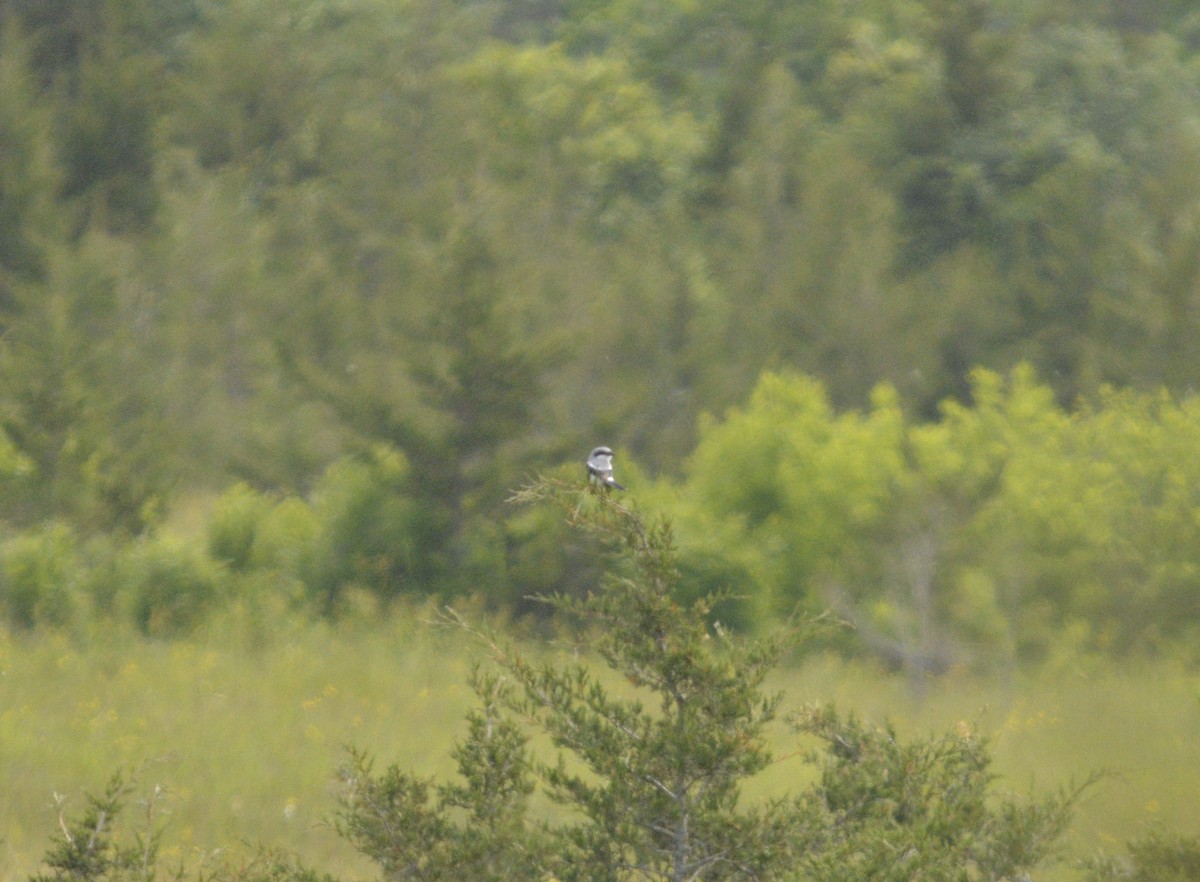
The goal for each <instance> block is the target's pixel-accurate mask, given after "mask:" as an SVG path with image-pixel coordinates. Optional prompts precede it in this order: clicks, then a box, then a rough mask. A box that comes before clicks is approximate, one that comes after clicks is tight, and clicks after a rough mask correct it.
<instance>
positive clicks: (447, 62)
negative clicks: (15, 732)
mask: <svg viewBox="0 0 1200 882" xmlns="http://www.w3.org/2000/svg"><path fill="white" fill-rule="evenodd" d="M0 93H2V94H3V95H4V96H5V99H4V101H3V102H2V103H0V429H2V430H3V439H2V440H3V444H0V483H2V485H3V486H2V487H0V490H2V491H3V492H2V494H0V517H2V518H3V530H2V531H0V532H2V535H0V577H2V579H3V586H2V589H0V607H2V609H3V615H4V617H5V619H6V620H7V621H8V622H9V624H10V625H12V626H14V627H18V628H28V627H34V626H35V625H37V624H38V623H46V624H50V625H54V626H56V627H65V628H69V627H71V625H72V622H78V621H82V620H84V619H87V618H90V617H95V616H100V617H103V616H111V615H122V616H126V617H128V618H129V620H130V621H132V622H133V623H135V624H136V625H137V627H138V628H140V629H142V630H144V631H146V632H147V633H152V634H163V635H165V634H171V633H178V632H181V631H186V630H188V629H189V628H192V627H194V626H195V625H196V623H197V622H198V621H200V620H202V619H203V617H204V615H205V610H206V609H209V608H210V607H211V606H213V605H219V604H220V603H222V599H223V598H228V597H231V596H234V595H238V596H241V595H243V594H245V595H247V596H255V595H256V594H261V593H264V592H265V593H268V594H277V595H278V596H280V597H284V598H286V599H287V602H288V603H290V604H296V605H299V606H304V607H308V608H311V609H312V610H314V611H317V612H319V613H321V614H324V615H337V614H338V612H339V610H341V609H343V608H344V607H345V605H346V604H347V603H357V602H360V601H361V599H362V598H363V597H368V598H372V602H378V603H381V604H387V603H389V602H391V601H392V600H394V599H396V598H398V597H400V596H406V597H412V596H417V597H425V596H437V597H452V596H461V595H476V596H480V597H482V598H483V599H484V600H485V601H486V602H487V603H489V604H490V605H492V606H493V607H495V608H498V609H503V610H505V611H508V612H516V613H518V614H521V613H524V612H526V611H528V607H527V605H526V601H525V598H526V597H527V596H528V595H529V594H531V593H538V592H545V591H550V590H565V591H567V592H570V593H581V592H584V591H586V590H588V589H589V588H590V587H593V586H594V585H595V584H596V576H597V573H598V571H599V562H598V560H597V559H596V558H595V554H594V552H592V551H591V550H589V549H588V548H585V547H580V546H579V545H578V544H577V543H575V542H574V541H573V540H571V539H570V538H569V537H567V536H566V535H565V533H564V531H563V530H562V527H561V525H559V524H556V523H553V522H546V521H545V519H544V518H542V519H540V520H539V519H538V518H537V517H536V516H531V515H529V514H528V513H517V512H514V511H513V510H511V509H510V508H509V507H508V506H506V505H505V502H504V500H505V496H506V493H507V492H508V491H509V489H511V488H513V487H515V486H517V485H519V484H520V483H521V482H522V481H523V480H524V479H525V478H526V477H528V476H530V475H531V474H533V473H535V472H539V471H548V470H549V471H553V470H556V469H558V468H563V469H567V468H570V469H576V470H578V471H579V472H581V471H582V466H581V464H580V460H581V459H582V457H583V455H584V454H585V453H586V451H587V450H588V449H590V447H591V446H593V445H594V444H596V443H600V442H601V441H603V442H604V443H609V444H611V445H613V446H614V447H615V448H617V450H618V460H617V462H618V469H619V473H618V474H619V478H620V480H622V481H623V482H625V483H627V484H629V485H630V486H631V487H633V488H634V491H633V494H632V496H633V498H635V499H638V500H642V501H645V502H647V503H651V502H652V503H654V504H656V505H659V506H661V507H663V508H665V509H666V510H667V511H669V512H671V513H672V516H673V517H674V519H675V520H676V523H677V527H678V533H679V536H680V539H681V542H682V544H683V548H682V559H681V561H682V562H681V566H684V567H685V568H686V569H687V572H688V574H689V577H690V582H692V583H694V584H696V585H701V586H707V587H719V588H723V589H726V590H727V592H728V593H729V594H730V595H732V596H731V597H729V599H728V600H727V601H725V603H724V605H723V606H722V607H721V608H720V609H719V610H718V613H719V615H720V616H721V617H722V618H723V620H724V621H725V622H726V623H727V624H731V625H734V626H737V627H744V628H753V627H755V626H757V625H758V624H760V623H763V622H764V621H766V620H768V619H771V618H774V617H776V616H778V615H780V614H783V613H788V612H791V611H793V610H795V609H797V608H799V609H802V610H805V611H813V610H820V609H826V608H832V609H833V610H835V611H836V612H837V613H838V614H839V615H841V616H843V617H845V618H847V619H849V620H851V621H852V622H853V623H854V624H855V625H856V628H855V629H854V631H853V632H849V633H847V634H846V635H843V636H842V637H839V638H836V639H837V641H838V642H839V645H840V646H841V648H843V649H845V650H847V651H852V652H863V651H865V652H870V653H872V654H874V655H877V656H879V657H882V658H884V659H886V660H888V662H889V663H890V664H894V665H896V666H897V667H900V668H902V669H904V670H906V671H909V672H912V673H913V674H914V675H915V676H924V675H925V674H927V673H931V672H936V671H941V670H945V669H947V668H948V667H951V666H956V665H968V666H974V665H989V666H994V665H996V664H1002V665H1015V664H1017V663H1019V662H1021V661H1022V660H1026V659H1042V658H1046V657H1048V656H1050V655H1052V654H1054V653H1056V652H1061V651H1063V649H1064V647H1066V648H1068V649H1072V650H1074V649H1087V650H1092V651H1098V652H1105V653H1109V652H1111V653H1121V654H1124V653H1132V652H1138V653H1141V652H1157V651H1160V650H1162V649H1164V648H1168V647H1170V648H1172V649H1173V650H1175V649H1180V648H1186V647H1187V646H1194V645H1195V642H1194V640H1192V639H1191V638H1193V637H1194V636H1195V633H1196V630H1197V625H1198V624H1200V607H1198V606H1197V601H1196V599H1195V598H1196V597H1198V596H1200V560H1198V559H1197V558H1196V554H1195V549H1196V548H1197V547H1200V543H1198V542H1197V540H1198V539H1200V520H1198V519H1197V517H1196V515H1195V511H1196V510H1197V502H1198V501H1200V500H1198V499H1197V498H1196V496H1197V494H1198V493H1200V480H1198V479H1200V474H1197V473H1196V472H1197V469H1198V468H1200V466H1197V464H1196V463H1197V457H1196V455H1195V451H1196V450H1197V449H1200V447H1198V445H1200V404H1198V403H1197V400H1196V399H1195V398H1194V397H1193V395H1194V382H1195V380H1194V377H1195V374H1196V370H1197V367H1198V366H1200V350H1198V348H1197V347H1198V346H1200V343H1198V342H1197V341H1200V176H1198V175H1197V174H1196V169H1197V168H1200V14H1198V13H1196V12H1195V11H1194V9H1193V7H1192V4H1190V3H1187V2H1171V0H1158V2H1141V3H1130V2H1124V0H1056V2H1052V3H1044V2H1039V3H1033V2H1028V0H904V2H893V0H888V2H882V0H879V2H876V0H861V2H856V3H852V4H847V3H842V2H832V0H811V2H805V3H796V2H786V0H751V2H747V0H713V2H707V3H702V4H700V3H691V2H682V0H619V2H607V3H598V2H593V0H454V2H446V0H404V2H393V0H206V2H199V0H137V2H128V3H112V2H106V0H81V2H76V3H73V4H70V6H69V8H68V9H65V8H64V7H63V6H62V4H59V3H53V2H49V0H4V2H0ZM568 462H569V463H570V466H566V465H561V464H563V463H568ZM197 512H198V514H197Z"/></svg>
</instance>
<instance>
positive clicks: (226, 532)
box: [208, 484, 272, 572]
mask: <svg viewBox="0 0 1200 882" xmlns="http://www.w3.org/2000/svg"><path fill="white" fill-rule="evenodd" d="M271 507H272V506H271V500H270V499H268V498H267V497H266V496H264V495H262V494H261V493H257V492H255V491H254V490H252V489H251V488H250V487H247V486H246V485H245V484H237V485H235V486H234V487H231V488H230V489H229V490H227V491H225V493H223V494H222V495H221V498H220V499H218V500H217V504H216V507H215V509H214V511H213V515H212V520H211V521H210V522H209V524H208V553H209V554H210V555H211V556H212V558H213V560H217V561H221V562H222V563H224V564H226V565H227V566H229V567H230V568H231V569H233V570H236V571H239V572H241V571H245V570H247V569H249V568H250V567H251V565H252V563H253V555H254V546H255V543H256V541H257V539H258V533H259V530H260V529H261V526H262V523H263V521H264V520H265V519H266V518H267V516H268V515H269V513H270V511H271Z"/></svg>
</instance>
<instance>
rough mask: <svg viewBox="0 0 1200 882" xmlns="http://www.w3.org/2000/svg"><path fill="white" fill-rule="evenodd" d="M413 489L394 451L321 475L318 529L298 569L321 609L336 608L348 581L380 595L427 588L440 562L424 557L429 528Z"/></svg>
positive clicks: (315, 503) (316, 494)
mask: <svg viewBox="0 0 1200 882" xmlns="http://www.w3.org/2000/svg"><path fill="white" fill-rule="evenodd" d="M410 487H411V484H410V478H409V465H408V461H407V460H406V459H405V457H404V456H403V455H402V454H400V453H399V452H397V451H394V450H386V449H381V450H377V451H375V453H374V454H373V455H372V456H371V457H370V458H369V459H368V460H367V461H366V462H361V461H357V460H351V459H347V460H342V461H341V462H339V463H336V464H335V465H334V466H332V467H330V469H329V470H328V471H327V472H326V473H325V475H324V476H323V477H322V479H321V482H320V484H318V486H317V487H316V488H315V489H314V493H313V503H312V505H313V511H314V514H315V515H316V520H317V523H318V524H319V525H320V528H319V532H318V533H317V535H316V536H315V537H314V540H313V545H312V548H311V549H310V552H309V554H308V555H307V559H306V560H305V561H304V563H303V564H302V566H303V569H302V571H301V573H302V577H303V578H304V581H305V584H306V586H307V588H308V590H309V591H310V592H311V594H312V597H313V599H314V600H315V602H316V603H317V605H318V607H319V608H321V609H324V610H326V611H328V612H332V611H334V610H335V609H336V608H337V604H338V600H339V598H340V596H341V595H342V593H343V592H345V591H346V590H347V589H348V588H350V587H352V586H358V587H360V588H363V589H366V590H368V591H370V592H371V593H372V594H374V595H376V596H377V597H378V598H379V599H380V600H390V599H392V598H394V597H397V596H399V595H400V594H402V593H405V592H410V593H412V592H415V591H420V590H421V589H422V588H424V589H426V590H428V588H429V586H430V581H429V576H430V574H431V573H432V572H434V568H435V567H436V566H437V562H436V561H431V560H429V559H428V557H426V556H424V555H422V554H421V551H422V541H423V540H424V541H426V542H427V541H428V538H427V536H426V534H425V532H424V531H425V530H427V529H429V527H428V521H427V520H426V519H425V515H424V512H423V511H422V509H421V507H420V506H419V505H418V504H417V503H416V502H415V501H414V500H413V499H412V498H411V496H410V495H409V494H410V492H411V491H410Z"/></svg>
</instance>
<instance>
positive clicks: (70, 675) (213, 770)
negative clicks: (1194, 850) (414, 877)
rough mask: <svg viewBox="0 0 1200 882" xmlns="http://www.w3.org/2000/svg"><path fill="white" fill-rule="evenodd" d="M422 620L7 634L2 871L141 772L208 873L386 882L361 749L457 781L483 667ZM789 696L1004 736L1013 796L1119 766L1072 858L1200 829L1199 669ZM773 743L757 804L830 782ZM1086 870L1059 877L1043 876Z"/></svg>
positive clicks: (836, 686) (830, 688) (1000, 741)
mask: <svg viewBox="0 0 1200 882" xmlns="http://www.w3.org/2000/svg"><path fill="white" fill-rule="evenodd" d="M422 618H423V617H422V616H421V615H420V614H408V615H405V616H400V617H393V618H390V619H388V620H386V621H381V620H378V619H377V618H375V617H372V616H370V615H365V616H363V617H362V618H361V619H359V620H358V621H356V622H350V623H347V624H344V625H342V626H340V627H337V628H335V627H331V626H329V625H323V624H312V623H303V622H298V621H294V620H291V619H288V618H280V619H277V620H276V619H274V618H272V625H271V627H270V628H267V627H266V626H265V625H264V615H263V613H262V611H258V612H255V613H253V614H251V613H249V612H247V611H245V610H243V611H241V612H235V613H233V614H231V615H230V616H228V617H227V618H225V619H224V620H223V621H222V622H221V623H220V624H219V625H215V626H214V627H213V628H212V629H211V631H210V632H209V633H207V634H206V635H203V636H200V637H197V638H194V639H192V640H188V641H182V642H156V641H148V640H145V639H141V638H137V637H134V636H133V635H131V634H127V633H122V632H119V631H118V632H112V633H103V632H97V633H92V634H87V635H83V636H80V635H75V636H73V637H66V636H56V635H45V634H34V635H20V636H13V635H4V634H0V879H3V880H17V879H24V878H25V877H26V876H27V875H28V874H29V873H31V872H33V871H35V870H36V869H37V867H38V862H39V859H40V857H41V855H42V853H43V852H44V850H45V848H46V846H47V844H48V841H49V836H50V834H51V833H52V831H53V830H54V829H55V828H56V825H57V811H58V810H57V809H56V807H55V802H56V798H60V799H64V800H65V804H66V805H67V806H68V808H70V807H74V808H78V807H79V806H80V805H81V804H82V801H83V798H82V791H83V789H85V788H86V789H92V790H98V789H100V788H101V787H102V786H103V784H104V783H105V782H106V781H107V779H108V777H109V776H110V775H111V774H112V772H113V771H114V770H116V769H118V768H124V769H127V770H135V771H138V773H139V778H140V781H141V790H142V792H149V791H151V790H152V789H153V787H154V785H156V784H157V785H161V786H162V787H164V788H165V796H164V798H163V799H162V800H161V802H160V803H159V808H160V809H164V810H165V811H166V812H168V814H164V815H163V816H162V820H163V821H164V822H165V823H166V824H167V834H166V838H165V841H166V853H165V857H166V858H167V859H168V860H169V861H170V862H173V863H175V862H178V861H180V860H181V861H183V862H184V864H185V865H186V866H191V867H194V866H196V865H197V864H198V863H199V862H200V861H202V860H204V856H205V855H206V854H209V853H211V852H212V851H213V850H214V849H217V848H223V849H232V850H235V851H236V850H239V849H245V850H247V851H249V850H250V849H251V845H250V844H253V843H258V842H261V843H264V844H269V845H275V846H280V847H283V848H286V849H291V850H295V851H297V852H299V853H300V854H301V855H302V856H303V857H304V858H305V859H306V860H307V861H309V862H310V863H312V864H314V865H316V866H317V867H319V868H323V869H328V870H330V871H333V872H335V873H337V874H339V875H341V876H343V877H344V878H346V879H356V878H370V877H372V876H373V873H372V867H370V866H369V865H367V864H365V863H364V862H362V861H361V860H360V859H359V858H358V857H357V856H356V855H355V854H354V853H353V851H352V850H350V849H349V848H348V847H347V846H346V845H345V844H344V843H343V842H342V841H341V840H339V839H338V838H337V836H336V835H335V834H334V833H333V831H332V830H331V829H330V828H329V826H328V824H327V818H328V816H329V814H330V813H331V811H332V810H333V808H334V805H335V797H334V794H335V791H336V786H335V770H336V767H337V765H338V764H339V762H341V760H342V758H343V756H344V748H345V746H346V745H348V744H353V745H355V746H357V747H361V748H364V749H366V750H368V751H370V752H372V753H373V754H375V755H376V756H377V757H378V758H379V761H380V762H382V763H390V762H393V761H395V762H399V763H400V764H401V765H402V766H404V767H406V768H410V769H413V770H415V771H418V772H421V773H428V774H435V775H440V774H445V773H447V772H449V771H450V769H451V767H452V765H451V761H450V760H449V758H448V756H447V747H448V745H449V744H450V742H451V741H452V739H453V738H455V737H456V736H457V735H459V734H460V733H461V732H462V731H463V725H462V715H463V712H464V710H465V709H466V707H467V705H468V704H469V703H470V701H471V695H470V691H469V689H468V688H467V687H466V685H465V680H466V677H467V675H468V672H469V670H470V667H471V665H472V663H473V661H474V660H476V659H478V658H479V657H480V656H481V655H482V651H481V650H480V648H479V647H478V646H476V645H473V644H472V643H471V642H470V641H469V640H468V639H467V638H466V637H464V636H463V635H461V634H458V633H448V632H446V631H444V630H441V629H436V628H432V627H429V626H427V625H424V624H422V623H421V621H420V620H421V619H422ZM280 622H282V624H280ZM545 651H547V652H556V651H560V650H556V649H554V648H552V647H548V648H546V649H545ZM562 651H565V650H562ZM772 685H773V686H774V687H775V688H778V689H781V690H783V691H784V692H785V702H784V703H785V708H786V707H798V706H800V705H802V704H806V703H811V702H821V701H829V700H832V701H834V702H836V704H837V705H838V706H839V707H840V708H843V709H846V710H850V709H853V710H855V711H856V712H857V713H858V714H859V715H860V716H862V717H864V718H867V719H869V720H882V719H884V718H889V719H891V720H893V721H894V722H895V723H896V724H897V727H898V728H899V730H900V732H901V733H917V732H926V731H930V730H941V729H945V728H946V727H954V726H960V725H963V724H968V725H976V726H977V727H978V729H979V730H980V731H981V732H982V733H983V734H985V735H987V736H988V737H989V738H991V740H992V744H993V748H994V752H995V757H996V772H997V773H998V774H999V775H1000V779H999V781H998V786H1001V787H1004V788H1007V789H1010V790H1014V791H1017V792H1018V793H1028V792H1030V791H1031V790H1034V791H1041V790H1046V789H1051V788H1055V787H1058V786H1060V785H1063V784H1066V783H1068V782H1069V781H1070V780H1071V779H1072V778H1074V779H1076V780H1078V779H1081V778H1083V777H1085V776H1086V775H1087V774H1088V773H1089V772H1090V771H1093V770H1096V769H1100V768H1104V769H1108V770H1111V771H1112V772H1113V773H1114V774H1113V775H1112V777H1110V778H1108V779H1107V780H1105V781H1104V782H1102V783H1101V784H1100V785H1099V786H1097V787H1096V788H1094V789H1093V790H1092V791H1091V792H1090V793H1089V794H1088V795H1087V797H1086V798H1085V801H1084V803H1083V805H1082V806H1081V808H1080V811H1079V814H1078V818H1077V821H1076V823H1075V825H1074V828H1073V830H1072V832H1071V834H1070V836H1069V839H1068V842H1067V848H1068V856H1071V855H1075V856H1078V855H1082V854H1088V853H1090V852H1093V851H1095V850H1097V849H1101V848H1103V849H1106V850H1109V851H1118V850H1120V849H1121V847H1122V845H1123V844H1124V842H1125V840H1126V839H1128V838H1129V837H1130V836H1132V835H1135V834H1138V833H1140V832H1142V831H1144V830H1145V829H1146V828H1147V826H1148V825H1154V824H1164V825H1166V826H1169V827H1172V828H1175V829H1178V830H1180V831H1182V832H1189V833H1191V832H1195V831H1196V830H1197V829H1200V800H1197V799H1196V795H1197V794H1200V736H1198V735H1197V733H1198V732H1200V678H1198V677H1197V676H1196V675H1194V674H1192V673H1189V672H1187V671H1186V670H1184V669H1182V668H1180V667H1176V666H1173V665H1171V664H1167V663H1165V662H1164V663H1158V664H1154V665H1145V666H1135V667H1132V668H1131V667H1128V666H1120V667H1118V666H1115V665H1114V666H1110V667H1104V666H1095V665H1090V666H1084V665H1078V666H1071V665H1059V666H1058V667H1057V668H1056V669H1055V670H1054V671H1053V672H1049V671H1044V672H1041V673H1040V674H1038V675H1036V676H1031V677H1027V678H1017V679H1016V680H1015V681H1013V682H984V681H980V680H979V679H978V678H973V677H968V676H966V675H963V676H958V677H953V676H952V677H949V678H946V679H943V680H941V681H938V682H937V683H936V684H934V685H933V686H932V687H931V688H930V689H929V690H928V691H927V693H926V694H925V695H924V696H923V698H922V699H921V700H920V701H917V700H916V699H915V698H914V697H913V694H912V692H911V690H910V689H909V688H908V685H907V683H906V682H905V681H904V680H903V679H901V678H898V677H894V676H891V675H888V674H884V673H882V672H879V671H875V670H872V669H870V668H868V667H865V666H860V665H850V664H845V663H841V662H837V661H834V660H830V659H819V660H810V661H808V662H805V663H803V664H798V665H796V666H794V667H790V668H788V669H786V670H783V671H780V672H779V673H778V674H777V675H776V676H775V678H774V681H773V683H772ZM776 737H777V740H778V747H779V754H780V759H779V761H778V762H777V764H776V765H775V767H773V768H772V769H770V770H769V771H768V772H767V773H765V774H764V775H762V776H760V777H761V780H756V781H754V782H752V784H751V788H750V790H751V792H750V794H749V796H750V798H754V797H755V796H761V795H765V794H767V793H778V792H780V791H783V790H790V789H795V788H797V787H800V786H802V785H803V783H804V781H805V780H807V778H808V777H809V776H810V774H811V770H810V769H809V768H808V767H807V766H806V765H805V764H804V763H803V761H802V760H801V759H800V758H799V756H798V754H797V749H798V745H797V744H796V742H795V740H794V738H793V737H792V736H791V735H790V734H789V732H788V729H787V727H786V726H783V725H780V726H779V727H778V728H777V732H776ZM56 795H57V797H56ZM137 810H138V809H137V808H136V807H133V808H132V809H131V812H136V811H137ZM1072 878H1075V875H1074V874H1073V873H1072V872H1070V871H1069V870H1068V869H1067V868H1066V867H1060V868H1056V869H1052V870H1050V871H1048V872H1047V873H1046V874H1044V875H1042V876H1040V877H1039V880H1049V882H1055V880H1067V879H1072Z"/></svg>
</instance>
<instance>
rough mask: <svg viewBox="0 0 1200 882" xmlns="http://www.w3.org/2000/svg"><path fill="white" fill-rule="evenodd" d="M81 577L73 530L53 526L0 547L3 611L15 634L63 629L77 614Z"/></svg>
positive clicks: (61, 525) (76, 541) (0, 589)
mask: <svg viewBox="0 0 1200 882" xmlns="http://www.w3.org/2000/svg"><path fill="white" fill-rule="evenodd" d="M81 575H82V570H81V561H80V559H79V547H78V540H77V539H76V537H75V534H74V532H73V531H72V530H71V529H70V527H67V526H66V525H64V524H51V525H49V526H47V527H44V528H42V529H40V530H34V531H30V532H25V533H21V534H19V535H17V536H14V537H12V538H11V539H9V540H7V541H6V542H5V543H4V544H3V546H0V609H2V610H3V613H4V617H5V619H7V621H8V623H9V624H10V625H11V626H13V627H16V628H23V629H29V628H33V627H35V626H36V625H43V624H44V625H51V626H55V627H62V626H64V625H66V624H68V623H69V622H70V620H71V619H72V617H73V615H74V614H75V607H76V604H77V601H78V597H77V593H76V590H75V589H76V587H77V585H78V583H79V580H80V578H81Z"/></svg>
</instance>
